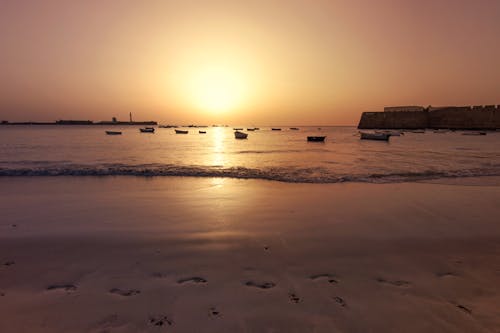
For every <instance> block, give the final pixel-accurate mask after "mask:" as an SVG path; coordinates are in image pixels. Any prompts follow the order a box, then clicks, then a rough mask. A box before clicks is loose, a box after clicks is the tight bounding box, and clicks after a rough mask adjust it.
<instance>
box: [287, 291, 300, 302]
mask: <svg viewBox="0 0 500 333" xmlns="http://www.w3.org/2000/svg"><path fill="white" fill-rule="evenodd" d="M288 298H289V299H290V302H292V303H299V302H300V298H299V297H298V296H297V295H296V294H294V293H289V294H288Z"/></svg>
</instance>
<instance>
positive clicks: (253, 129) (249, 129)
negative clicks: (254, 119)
mask: <svg viewBox="0 0 500 333" xmlns="http://www.w3.org/2000/svg"><path fill="white" fill-rule="evenodd" d="M247 131H250V132H253V131H255V128H247Z"/></svg>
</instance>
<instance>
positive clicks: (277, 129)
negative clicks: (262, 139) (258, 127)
mask: <svg viewBox="0 0 500 333" xmlns="http://www.w3.org/2000/svg"><path fill="white" fill-rule="evenodd" d="M271 131H281V128H277V127H273V128H271Z"/></svg>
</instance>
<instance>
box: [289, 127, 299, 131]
mask: <svg viewBox="0 0 500 333" xmlns="http://www.w3.org/2000/svg"><path fill="white" fill-rule="evenodd" d="M290 129H291V130H292V131H298V130H299V128H298V127H290Z"/></svg>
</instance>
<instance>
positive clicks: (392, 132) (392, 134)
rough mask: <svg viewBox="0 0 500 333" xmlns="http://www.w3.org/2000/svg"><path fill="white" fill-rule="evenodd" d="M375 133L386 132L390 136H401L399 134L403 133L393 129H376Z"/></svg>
mask: <svg viewBox="0 0 500 333" xmlns="http://www.w3.org/2000/svg"><path fill="white" fill-rule="evenodd" d="M375 133H387V134H390V135H391V136H401V135H405V134H404V132H402V131H394V130H392V131H391V130H377V131H375Z"/></svg>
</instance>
